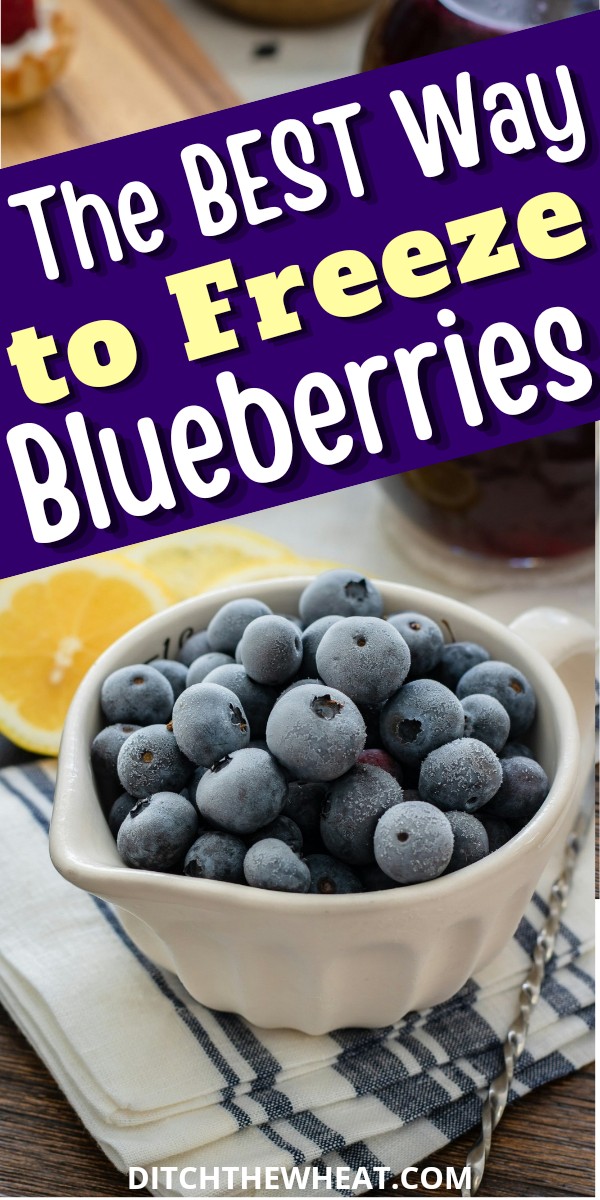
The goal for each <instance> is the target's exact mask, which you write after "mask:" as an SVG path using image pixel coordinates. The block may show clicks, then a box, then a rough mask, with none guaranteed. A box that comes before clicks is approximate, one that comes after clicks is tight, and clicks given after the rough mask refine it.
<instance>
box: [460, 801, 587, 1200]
mask: <svg viewBox="0 0 600 1200" xmlns="http://www.w3.org/2000/svg"><path fill="white" fill-rule="evenodd" d="M592 813H593V804H585V805H584V807H583V808H582V809H581V812H580V813H579V816H578V818H577V820H576V822H575V825H574V826H573V829H572V830H571V832H570V834H569V836H568V838H567V841H566V843H565V851H564V857H563V862H562V869H561V872H560V875H559V876H558V878H557V879H555V880H554V883H553V884H552V887H551V889H550V899H549V903H548V916H547V917H546V920H545V921H544V924H543V925H542V928H541V929H540V932H539V933H538V935H537V938H536V942H535V947H534V950H533V954H532V956H531V957H532V964H531V967H530V968H529V971H528V972H527V975H526V976H525V979H524V980H523V983H522V984H521V989H520V992H519V1000H518V1005H519V1010H518V1013H517V1015H516V1017H515V1020H514V1021H513V1024H512V1025H511V1027H510V1029H509V1030H508V1033H507V1035H506V1041H505V1042H504V1046H503V1047H502V1051H503V1054H504V1068H503V1070H502V1071H501V1072H500V1074H499V1075H497V1076H496V1078H495V1079H493V1080H492V1082H491V1083H490V1085H489V1088H488V1092H487V1095H486V1098H485V1100H484V1101H483V1107H482V1110H481V1132H480V1135H479V1137H478V1139H477V1141H476V1142H475V1145H474V1146H473V1147H472V1149H471V1150H470V1151H469V1153H468V1155H467V1160H466V1161H467V1166H468V1167H470V1168H471V1170H470V1182H469V1184H468V1186H467V1185H466V1186H464V1187H463V1189H462V1195H463V1196H475V1195H476V1193H477V1192H478V1191H479V1187H480V1185H481V1181H482V1179H483V1174H484V1171H485V1168H486V1163H487V1160H488V1158H489V1156H490V1151H491V1147H492V1135H493V1133H494V1130H495V1129H496V1126H497V1125H498V1123H499V1121H501V1119H502V1115H503V1113H504V1110H505V1108H506V1105H507V1103H508V1093H509V1090H510V1085H511V1083H512V1080H513V1076H514V1073H515V1066H516V1064H517V1062H518V1060H519V1058H520V1057H521V1055H522V1053H523V1050H524V1049H525V1041H526V1038H527V1033H528V1030H529V1022H530V1020H531V1015H532V1013H533V1010H534V1008H535V1006H536V1004H537V1002H538V1000H539V998H540V992H541V988H542V984H543V982H544V976H545V974H546V966H547V964H548V963H549V962H550V959H551V958H552V955H553V954H554V948H555V945H556V938H557V935H558V930H559V926H560V920H561V916H562V913H563V912H564V909H565V907H566V904H567V901H568V899H569V895H570V892H571V887H572V882H573V872H574V870H575V866H576V864H577V859H578V857H579V854H580V852H581V848H582V846H583V844H584V842H585V838H586V834H587V831H588V829H589V826H590V822H591V817H592Z"/></svg>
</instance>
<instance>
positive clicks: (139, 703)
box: [100, 663, 174, 725]
mask: <svg viewBox="0 0 600 1200" xmlns="http://www.w3.org/2000/svg"><path fill="white" fill-rule="evenodd" d="M173 699H174V697H173V688H172V687H171V684H170V683H169V681H168V679H165V677H164V675H161V673H160V671H156V670H155V669H154V667H149V666H148V665H147V664H146V663H134V665H133V666H132V667H119V669H118V670H117V671H113V672H112V673H111V674H110V675H109V676H108V677H107V678H106V679H105V680H104V683H103V684H102V688H101V691H100V703H101V705H102V711H103V713H104V715H105V717H106V719H107V721H109V722H110V723H111V725H112V724H116V723H117V722H118V721H122V722H124V723H125V724H127V725H154V724H156V723H158V722H161V721H168V720H169V717H170V716H171V711H172V708H173Z"/></svg>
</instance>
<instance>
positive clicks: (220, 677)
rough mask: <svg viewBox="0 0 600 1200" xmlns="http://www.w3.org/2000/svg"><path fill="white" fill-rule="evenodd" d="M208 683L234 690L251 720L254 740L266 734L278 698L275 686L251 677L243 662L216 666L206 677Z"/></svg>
mask: <svg viewBox="0 0 600 1200" xmlns="http://www.w3.org/2000/svg"><path fill="white" fill-rule="evenodd" d="M206 682H207V683H220V684H221V687H226V688H229V690H230V692H234V693H235V695H236V696H237V698H238V700H239V701H240V704H241V706H242V708H243V710H244V712H245V714H246V716H247V718H248V721H249V722H250V733H251V735H252V741H257V740H260V739H261V738H264V736H265V730H266V728H267V720H268V717H269V713H270V711H271V709H272V707H273V705H274V703H275V701H276V699H277V691H276V689H275V688H271V687H266V686H265V684H263V683H256V682H255V680H254V679H251V678H250V676H249V675H248V672H247V671H246V669H245V667H243V666H242V664H241V663H231V664H229V665H227V666H224V667H215V669H214V671H211V672H210V675H207V677H206Z"/></svg>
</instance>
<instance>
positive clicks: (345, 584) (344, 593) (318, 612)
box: [299, 569, 383, 625]
mask: <svg viewBox="0 0 600 1200" xmlns="http://www.w3.org/2000/svg"><path fill="white" fill-rule="evenodd" d="M299 608H300V616H301V618H302V620H303V621H304V623H305V624H306V625H310V624H312V622H313V621H317V620H318V619H319V617H326V616H330V615H331V614H334V615H336V614H337V615H338V616H340V617H354V616H361V617H381V616H382V614H383V599H382V596H381V592H380V591H379V589H378V588H376V587H375V584H374V583H371V581H370V579H366V578H365V577H364V576H363V575H360V574H359V573H358V572H357V571H346V570H344V569H338V570H334V571H324V572H323V574H322V575H317V578H316V579H313V581H312V583H309V584H308V586H307V587H306V588H305V589H304V591H303V593H302V595H301V597H300V604H299Z"/></svg>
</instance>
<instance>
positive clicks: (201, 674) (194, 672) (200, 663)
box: [185, 650, 233, 687]
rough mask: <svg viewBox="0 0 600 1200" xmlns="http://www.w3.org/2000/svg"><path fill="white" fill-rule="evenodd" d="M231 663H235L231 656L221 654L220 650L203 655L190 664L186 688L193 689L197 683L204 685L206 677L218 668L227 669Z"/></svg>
mask: <svg viewBox="0 0 600 1200" xmlns="http://www.w3.org/2000/svg"><path fill="white" fill-rule="evenodd" d="M230 663H233V659H232V657H231V655H230V654H221V652H220V651H219V650H209V651H208V654H201V655H200V657H199V658H195V659H194V661H193V663H190V666H189V667H188V672H187V679H186V684H185V686H186V687H193V685H194V684H195V683H204V680H205V679H206V676H207V675H210V673H211V671H214V670H215V668H216V667H225V666H228V665H229V664H230Z"/></svg>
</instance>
